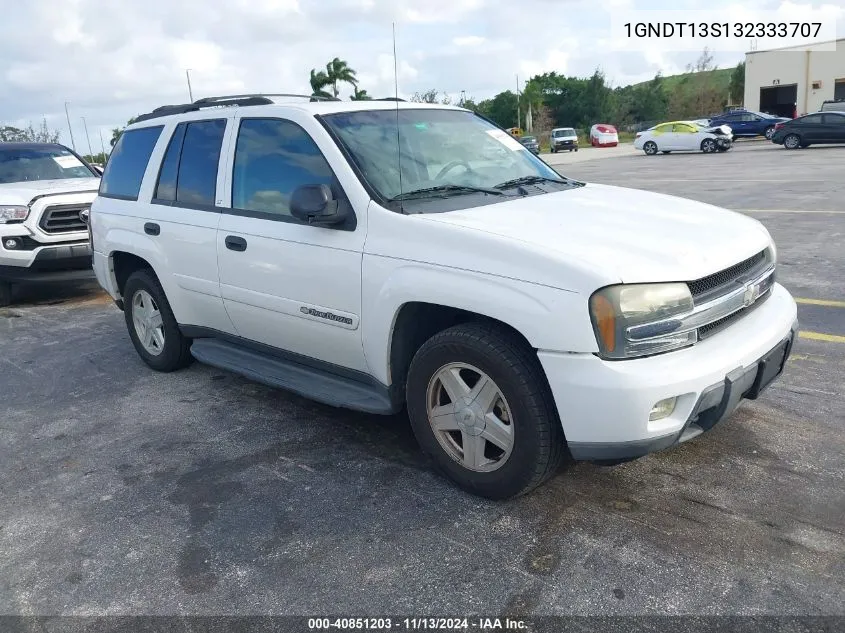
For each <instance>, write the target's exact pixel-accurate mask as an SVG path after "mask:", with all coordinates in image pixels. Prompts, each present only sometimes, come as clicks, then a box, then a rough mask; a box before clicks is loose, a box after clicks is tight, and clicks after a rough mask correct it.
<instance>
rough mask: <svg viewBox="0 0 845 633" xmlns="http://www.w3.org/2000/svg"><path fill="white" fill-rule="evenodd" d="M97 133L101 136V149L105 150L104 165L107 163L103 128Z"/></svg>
mask: <svg viewBox="0 0 845 633" xmlns="http://www.w3.org/2000/svg"><path fill="white" fill-rule="evenodd" d="M97 132H98V133H99V134H100V149H102V150H103V163H105V162H106V144H105V143H103V128H98V129H97Z"/></svg>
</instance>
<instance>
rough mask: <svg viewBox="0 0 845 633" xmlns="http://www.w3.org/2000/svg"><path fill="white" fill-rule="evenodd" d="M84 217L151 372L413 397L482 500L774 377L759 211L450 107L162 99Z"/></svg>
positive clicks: (317, 391) (776, 361) (786, 307)
mask: <svg viewBox="0 0 845 633" xmlns="http://www.w3.org/2000/svg"><path fill="white" fill-rule="evenodd" d="M226 106H230V107H226ZM90 228H91V231H92V237H93V249H94V269H95V272H96V275H97V278H98V280H99V282H100V284H101V285H102V286H103V288H105V289H106V290H107V291H108V292H109V293H110V294H111V296H112V297H113V298H114V299H115V301H116V302H117V305H118V306H119V307H121V308H122V309H123V310H124V313H125V318H126V323H127V326H128V329H129V334H130V337H131V339H132V342H133V344H134V346H135V349H136V350H137V352H138V354H139V355H140V356H141V358H142V359H143V360H144V361H145V362H146V363H147V364H148V365H149V366H150V367H152V368H153V369H156V370H159V371H172V370H175V369H178V368H180V367H184V366H186V365H187V364H188V363H189V362H190V361H191V360H192V358H196V359H198V360H200V361H201V362H204V363H208V364H211V365H214V366H217V367H220V368H224V369H228V370H231V371H233V372H237V373H239V374H242V375H244V376H248V377H250V378H252V379H254V380H257V381H260V382H263V383H266V384H269V385H274V386H278V387H282V388H285V389H289V390H291V391H294V392H297V393H300V394H304V395H306V396H308V397H311V398H313V399H315V400H318V401H321V402H324V403H328V404H331V405H335V406H339V407H348V408H351V409H356V410H360V411H365V412H370V413H382V414H390V413H395V412H398V411H400V410H402V408H403V407H407V411H408V414H409V417H410V421H411V425H412V427H413V430H414V433H415V434H416V437H417V438H418V440H419V442H420V445H421V446H422V447H423V449H424V450H425V451H426V452H428V453H429V454H430V455H431V456H432V459H433V461H434V462H435V464H437V465H438V466H439V467H440V468H441V469H442V470H443V471H444V472H445V473H446V474H447V475H448V476H449V477H450V478H451V479H453V480H454V481H455V482H457V483H458V484H459V485H460V486H462V487H463V488H465V489H467V490H469V491H472V492H474V493H476V494H479V495H483V496H486V497H490V498H506V497H511V496H514V495H518V494H521V493H524V492H526V491H528V490H530V489H531V488H533V487H535V486H537V485H538V484H539V483H541V482H542V481H544V480H545V479H546V478H547V477H549V476H550V475H551V474H553V473H554V472H555V471H556V469H557V467H558V465H559V463H560V461H561V459H562V458H563V457H564V456H566V455H567V454H568V455H571V456H572V457H573V458H575V459H579V460H602V461H619V460H626V459H632V458H636V457H639V456H643V455H645V454H647V453H649V452H651V451H656V450H660V449H666V448H669V447H671V446H673V445H676V444H678V443H679V442H685V441H687V440H690V439H692V438H693V437H695V436H697V435H699V434H701V433H702V432H703V431H707V430H708V429H710V428H712V427H713V426H714V425H715V424H716V423H718V422H719V421H721V420H723V419H724V418H726V417H727V416H729V415H730V414H731V413H732V412H733V410H734V409H735V408H736V407H737V405H738V404H739V402H740V401H741V400H742V399H743V398H750V399H753V398H756V397H758V395H759V394H760V393H761V391H762V390H763V389H764V388H765V387H766V386H768V385H769V384H770V383H771V381H772V380H773V379H775V378H776V377H777V376H778V375H779V374H780V372H781V371H782V369H783V366H784V364H785V362H786V359H787V357H788V356H789V353H790V349H791V346H792V341H793V338H794V336H795V331H796V327H797V321H796V305H795V302H794V301H793V299H792V297H791V296H790V295H789V293H788V292H787V291H786V290H785V289H784V288H783V287H782V286H781V285H780V284H778V283H776V282H775V274H776V260H777V255H776V249H775V245H774V243H773V242H772V239H771V237H770V236H769V233H768V232H767V231H766V229H765V228H764V227H763V225H762V224H761V223H760V222H758V221H756V220H753V219H751V218H748V217H745V216H743V215H740V214H738V213H733V212H731V211H727V210H724V209H719V208H716V207H713V206H710V205H706V204H701V203H698V202H693V201H690V200H684V199H679V198H673V197H669V196H665V195H659V194H654V193H647V192H643V191H635V190H629V189H620V188H616V187H609V186H602V185H593V184H586V183H583V182H578V181H575V180H572V179H569V178H566V177H564V176H561V175H560V174H558V173H557V172H556V171H554V170H553V169H552V168H551V167H549V166H548V165H547V164H546V163H545V162H543V161H542V160H541V159H540V158H538V157H536V156H534V155H532V154H531V153H530V152H529V151H527V150H526V149H525V148H524V147H523V146H522V145H521V144H520V143H519V142H517V141H516V140H514V139H513V138H512V137H511V136H510V135H508V134H507V133H506V132H505V131H504V130H501V129H499V128H497V127H495V126H494V125H492V124H491V123H489V122H488V121H486V120H485V119H482V118H480V117H478V116H476V115H475V114H473V113H472V112H469V111H466V110H463V109H461V108H457V107H446V106H434V105H425V104H416V103H414V104H409V103H403V102H398V101H395V100H394V101H369V102H367V101H358V102H339V101H336V100H327V101H323V100H317V99H316V98H313V97H312V98H306V99H304V100H302V101H296V99H295V98H294V97H293V96H291V95H281V96H279V95H276V96H272V95H270V96H268V95H247V96H235V97H219V98H211V99H203V100H200V101H197V102H195V103H191V104H184V105H176V106H163V107H161V108H158V109H157V110H154V111H153V112H151V113H150V114H147V115H144V116H142V117H140V118H139V120H138V121H137V122H136V123H135V124H133V125H131V126H129V127H128V128H127V129H126V131H125V132H124V133H123V135H122V136H121V138H120V140H119V141H118V143H117V145H116V147H115V149H114V152H113V154H112V156H111V158H110V160H109V163H108V166H107V167H106V170H105V174H104V176H103V180H102V185H101V188H100V193H99V196H98V197H97V199H96V200H95V202H94V204H93V206H92V210H91V225H90ZM705 441H706V440H705Z"/></svg>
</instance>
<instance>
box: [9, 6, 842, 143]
mask: <svg viewBox="0 0 845 633" xmlns="http://www.w3.org/2000/svg"><path fill="white" fill-rule="evenodd" d="M794 2H795V3H797V4H801V3H802V2H803V3H804V4H809V5H813V6H815V7H819V6H822V5H824V4H828V5H830V4H833V5H836V6H841V5H842V0H826V2H822V1H817V0H794ZM2 4H3V7H2V9H0V122H2V123H6V124H12V125H22V124H26V123H27V122H29V121H33V122H35V123H37V122H38V121H40V119H41V118H42V116H46V117H47V120H48V123H49V124H50V126H51V127H54V128H58V129H61V130H62V141H63V142H65V143H68V144H69V143H70V136H69V134H68V132H67V123H66V122H65V112H64V104H65V102H68V109H69V111H70V116H71V125H72V126H73V132H74V135H75V139H76V145H77V148H78V149H80V150H81V151H84V152H87V142H86V141H85V140H84V136H85V135H84V129H83V125H82V120H81V117H85V119H86V121H87V125H88V131H89V133H90V137H91V143H92V147H93V148H94V151H98V149H99V147H98V146H99V136H98V132H99V131H102V132H103V137H104V140H105V142H106V146H108V139H109V137H110V135H111V134H110V131H109V130H110V128H111V127H114V126H118V125H121V124H122V123H124V122H125V121H126V119H128V118H129V117H130V116H133V115H135V114H138V113H140V112H143V111H148V110H150V109H151V108H153V107H155V106H158V105H161V104H163V103H174V102H184V101H186V100H187V98H188V91H187V85H186V80H185V69H188V68H189V69H191V70H190V75H191V83H192V86H193V94H194V98H195V99H196V98H199V97H202V96H209V95H215V94H226V93H228V94H232V93H241V92H306V91H308V90H309V86H308V73H309V70H310V69H311V68H321V67H324V66H325V63H326V62H327V61H328V60H330V59H331V58H333V57H335V56H338V57H341V58H342V59H345V60H346V61H347V62H348V63H349V65H350V66H351V67H352V68H354V69H356V70H357V71H358V76H359V79H360V85H361V87H363V88H366V89H367V90H368V92H369V93H370V94H371V95H374V96H390V95H392V94H393V58H392V43H391V23H393V22H395V23H396V32H397V41H398V59H399V91H400V95H410V94H412V93H413V92H414V91H418V90H419V91H423V90H426V89H429V88H436V89H437V90H439V91H442V92H448V93H451V94H452V95H454V96H455V97H457V96H458V95H459V94H460V92H461V91H462V90H464V91H466V94H467V96H468V97H474V98H475V99H477V100H480V99H483V98H486V97H490V96H492V95H494V94H496V93H497V92H500V91H501V90H504V89H508V88H510V89H514V88H515V84H516V76H517V75H519V77H520V79H524V78H527V77H529V76H531V75H533V74H535V73H540V72H545V71H557V72H558V73H565V74H567V75H579V76H581V75H588V74H590V73H592V71H593V70H594V69H595V68H596V67H600V68H601V69H602V70H603V71H604V72H605V74H606V76H607V78H608V80H609V81H611V82H612V84H614V85H625V84H628V83H633V82H637V81H642V80H645V79H649V78H651V77H652V76H654V74H655V73H656V72H657V71H662V72H663V74H664V75H671V74H674V73H677V72H682V71H683V69H684V67H685V66H686V64H688V63H690V62H692V61H694V59H695V57H696V56H697V55H696V54H695V53H694V52H690V51H678V52H671V51H670V52H667V51H662V52H661V51H657V50H646V51H642V52H618V51H614V50H612V48H611V47H610V46H609V45H608V41H607V38H608V32H609V29H610V24H611V14H612V12H614V11H619V10H621V9H630V8H636V9H660V8H662V7H665V8H669V7H672V8H675V9H679V8H687V9H698V10H701V9H706V10H708V11H710V12H711V13H712V15H713V16H714V19H716V20H718V19H721V18H720V17H719V16H720V15H724V13H723V11H725V10H727V9H728V8H729V7H731V6H736V5H738V4H739V5H742V6H745V7H759V8H774V7H777V6H779V5H781V4H782V2H781V0H674V1H671V0H662V1H661V0H598V1H597V0H519V1H516V0H4V1H3V3H2ZM842 24H843V22H842V20H840V21H839V29H838V36H839V37H843V32H844V31H845V30H844V29H843V28H842ZM742 58H743V55H742V53H740V52H720V53H717V54H716V56H715V61H716V63H717V64H719V65H720V66H721V67H727V66H733V65H735V64H736V63H737V62H738V61H740V60H741V59H742ZM347 92H348V91H347ZM341 96H346V93H343V94H342V95H341Z"/></svg>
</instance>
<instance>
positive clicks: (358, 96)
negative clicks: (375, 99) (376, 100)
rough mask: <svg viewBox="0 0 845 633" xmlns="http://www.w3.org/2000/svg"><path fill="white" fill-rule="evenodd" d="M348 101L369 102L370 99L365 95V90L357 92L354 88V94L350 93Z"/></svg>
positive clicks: (356, 88)
mask: <svg viewBox="0 0 845 633" xmlns="http://www.w3.org/2000/svg"><path fill="white" fill-rule="evenodd" d="M350 99H352V101H369V100H370V99H372V97H371V96H370V95H368V94H367V91H366V89H365V90H358V86H355V89H354V92H353V93H352V96H351V97H350Z"/></svg>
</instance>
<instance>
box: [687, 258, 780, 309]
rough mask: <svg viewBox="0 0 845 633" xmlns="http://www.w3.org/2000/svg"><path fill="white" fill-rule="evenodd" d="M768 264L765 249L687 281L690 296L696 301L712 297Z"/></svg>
mask: <svg viewBox="0 0 845 633" xmlns="http://www.w3.org/2000/svg"><path fill="white" fill-rule="evenodd" d="M767 266H769V257H768V254H767V251H766V250H762V251H760V252H759V253H757V254H756V255H753V256H752V257H749V258H748V259H746V260H743V261H741V262H739V263H738V264H735V265H733V266H731V267H730V268H725V269H724V270H721V271H719V272H717V273H714V274H712V275H708V276H707V277H702V278H701V279H697V280H695V281H691V282H689V283H688V284H687V285H688V286H689V289H690V292H691V293H692V298H693V300H694V301H695V302H696V303H701V302H702V301H703V300H705V299H713V298H715V297H718V296H719V295H722V294H725V293H727V292H729V291H730V290H733V289H735V288H736V285H737V283H742V282H745V281H748V280H750V279H752V278H754V277H755V276H756V275H757V274H758V273H760V272H762V271H763V270H765V269H766V267H767Z"/></svg>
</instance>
